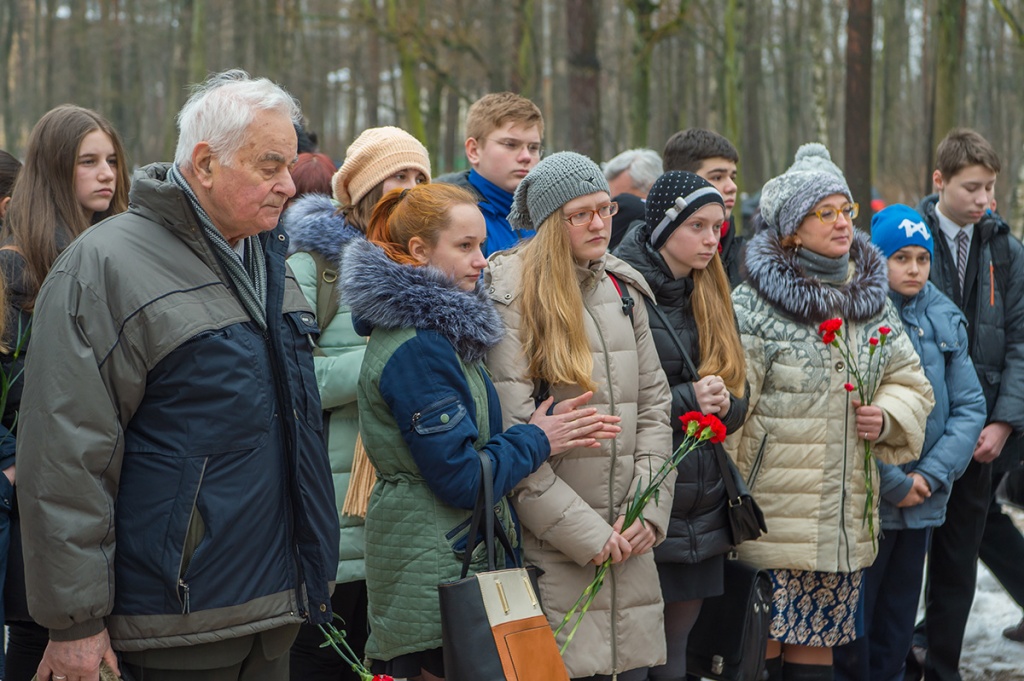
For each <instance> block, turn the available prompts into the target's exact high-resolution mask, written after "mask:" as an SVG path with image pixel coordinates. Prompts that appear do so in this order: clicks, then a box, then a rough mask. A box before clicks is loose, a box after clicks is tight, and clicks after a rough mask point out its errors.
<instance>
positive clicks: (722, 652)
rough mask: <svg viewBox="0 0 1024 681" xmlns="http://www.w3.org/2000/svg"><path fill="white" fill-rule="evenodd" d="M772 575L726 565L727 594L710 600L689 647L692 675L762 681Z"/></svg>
mask: <svg viewBox="0 0 1024 681" xmlns="http://www.w3.org/2000/svg"><path fill="white" fill-rule="evenodd" d="M771 606H772V582H771V579H770V578H769V577H768V573H767V572H765V571H764V570H760V569H758V568H755V567H753V566H751V565H748V564H746V563H743V562H741V561H738V560H731V559H730V560H726V561H725V593H723V594H722V595H721V596H715V597H714V598H705V599H704V604H703V605H702V606H701V609H700V615H699V616H698V617H697V621H696V622H695V623H694V625H693V629H692V630H691V631H690V636H689V638H688V639H687V644H686V671H687V672H688V673H690V674H693V675H695V676H698V677H703V678H705V679H714V680H715V681H760V679H761V675H762V674H763V673H764V664H765V662H764V653H765V646H766V644H767V642H768V629H769V627H770V626H771V610H772V607H771Z"/></svg>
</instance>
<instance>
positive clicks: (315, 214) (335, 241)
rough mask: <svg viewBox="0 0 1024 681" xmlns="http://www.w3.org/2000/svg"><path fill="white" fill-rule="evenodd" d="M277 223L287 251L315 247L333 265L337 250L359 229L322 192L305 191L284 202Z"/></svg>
mask: <svg viewBox="0 0 1024 681" xmlns="http://www.w3.org/2000/svg"><path fill="white" fill-rule="evenodd" d="M281 225H282V226H283V227H284V230H285V232H287V233H288V238H289V239H290V240H291V243H290V244H289V248H288V255H291V254H292V253H297V252H308V251H315V252H317V253H320V254H321V255H323V256H324V257H325V258H327V260H328V261H330V262H331V264H333V265H335V266H336V267H337V266H339V265H340V264H341V251H342V250H343V249H344V248H345V245H346V244H347V243H348V242H349V241H351V240H352V239H354V238H356V237H358V238H360V239H362V238H363V233H362V232H360V231H359V230H358V229H356V228H355V227H353V226H352V225H350V224H348V221H347V220H345V216H344V215H341V214H340V213H338V204H336V203H335V202H334V201H332V200H331V197H329V196H327V195H326V194H306V195H305V196H300V197H299V198H298V199H296V200H295V201H293V202H291V203H290V204H289V205H288V208H287V210H285V212H284V216H282V218H281Z"/></svg>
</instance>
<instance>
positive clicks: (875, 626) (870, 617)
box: [832, 528, 929, 681]
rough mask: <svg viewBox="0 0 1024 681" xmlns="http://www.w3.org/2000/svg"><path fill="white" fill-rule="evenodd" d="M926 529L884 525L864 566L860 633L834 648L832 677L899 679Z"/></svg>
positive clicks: (911, 628)
mask: <svg viewBox="0 0 1024 681" xmlns="http://www.w3.org/2000/svg"><path fill="white" fill-rule="evenodd" d="M928 534H929V530H928V529H927V528H923V529H917V530H886V531H884V532H883V533H882V538H881V539H880V540H879V541H878V557H877V558H875V562H874V564H873V565H872V566H871V567H869V568H868V569H867V570H865V571H864V590H863V591H862V592H861V593H862V594H863V598H864V606H863V612H864V636H862V637H860V638H858V639H857V640H856V641H854V642H853V643H850V644H848V645H845V646H839V647H837V648H833V650H832V658H833V664H834V667H835V678H836V681H901V679H903V672H904V667H905V665H906V659H907V653H909V652H910V646H911V643H912V640H913V637H914V618H915V616H916V614H917V602H918V600H919V599H920V597H921V581H922V580H923V579H924V557H925V554H926V553H927V550H928Z"/></svg>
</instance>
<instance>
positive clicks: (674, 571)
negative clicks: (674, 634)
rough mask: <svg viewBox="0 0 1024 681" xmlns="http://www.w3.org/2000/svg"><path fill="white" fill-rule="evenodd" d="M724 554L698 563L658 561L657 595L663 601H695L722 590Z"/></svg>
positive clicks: (723, 586)
mask: <svg viewBox="0 0 1024 681" xmlns="http://www.w3.org/2000/svg"><path fill="white" fill-rule="evenodd" d="M724 574H725V554H724V553H721V554H719V555H717V556H711V557H710V558H705V559H704V560H702V561H701V562H699V563H658V579H659V580H660V581H661V596H662V598H664V599H665V602H666V603H678V602H680V601H695V600H697V599H698V598H711V597H713V596H721V595H722V594H723V593H724V592H725V581H724V577H723V575H724Z"/></svg>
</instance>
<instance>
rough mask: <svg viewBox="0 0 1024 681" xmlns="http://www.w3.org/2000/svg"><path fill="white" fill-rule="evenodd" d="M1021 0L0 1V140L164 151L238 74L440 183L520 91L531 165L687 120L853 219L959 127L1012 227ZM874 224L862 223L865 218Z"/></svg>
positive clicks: (912, 191)
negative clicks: (529, 126) (812, 187)
mask: <svg viewBox="0 0 1024 681" xmlns="http://www.w3.org/2000/svg"><path fill="white" fill-rule="evenodd" d="M1022 22H1024V0H878V1H877V2H872V0H817V1H815V0H660V1H659V0H561V1H557V0H0V148H4V149H7V150H8V151H11V152H12V153H14V154H15V155H19V156H20V155H22V154H23V152H24V147H25V143H26V140H27V137H28V133H29V131H30V130H31V128H32V126H33V125H34V123H35V121H36V120H37V119H38V118H39V117H40V116H41V115H42V114H43V113H45V112H46V111H47V110H48V109H50V108H51V107H53V106H55V105H57V104H61V103H64V102H73V103H76V104H80V105H82V106H87V107H90V108H93V109H96V110H97V111H100V112H101V113H103V114H104V115H105V116H107V117H108V118H109V119H110V120H111V121H112V122H113V123H114V125H115V127H116V128H117V129H118V131H119V132H120V133H121V135H122V136H123V139H124V142H125V145H126V151H127V154H128V156H129V163H131V164H132V165H133V166H138V165H143V164H146V163H149V162H152V161H157V160H169V159H170V158H171V157H172V155H173V148H174V142H175V137H176V133H175V122H174V115H175V113H176V112H177V111H178V109H179V108H180V107H181V105H182V103H183V102H184V100H185V98H186V97H187V95H188V85H189V84H191V83H195V82H198V81H201V80H203V79H204V78H205V77H206V75H207V74H208V73H210V72H213V71H219V70H223V69H227V68H243V69H245V70H247V71H249V72H250V73H252V74H254V75H260V76H267V77H269V78H271V79H273V80H275V81H277V82H279V83H281V84H282V85H284V86H285V87H287V88H288V89H289V90H290V91H291V92H292V93H293V94H294V95H295V96H296V97H297V98H298V99H299V101H300V102H301V104H302V108H303V112H304V114H305V116H306V118H307V121H308V127H309V129H310V130H313V131H315V132H316V133H317V135H318V137H319V144H320V150H321V151H324V152H325V153H327V154H329V155H330V156H332V157H333V158H335V159H340V158H342V157H343V156H344V152H345V149H346V147H347V146H348V144H349V143H350V142H351V141H352V139H353V138H354V137H355V136H356V135H357V134H358V133H359V132H360V131H362V130H363V129H365V128H367V127H372V126H378V125H398V126H401V127H403V128H405V129H406V130H409V131H410V132H412V133H413V134H414V135H416V136H417V137H419V138H420V139H421V140H423V142H424V143H425V144H426V145H427V148H428V149H429V150H430V154H431V158H432V161H433V164H434V171H435V173H440V172H444V171H447V170H451V169H457V168H463V167H465V158H464V156H463V151H462V145H463V140H464V127H463V123H464V119H465V113H466V109H467V108H468V106H469V105H470V104H471V103H472V102H473V101H474V100H475V99H476V98H477V97H479V96H480V95H482V94H484V93H486V92H492V91H498V90H506V89H508V90H514V91H517V92H520V93H522V94H523V95H525V96H527V97H530V98H531V99H533V100H534V101H535V102H537V104H538V105H539V106H540V108H541V109H542V111H543V112H544V117H545V122H546V130H545V134H544V146H545V149H546V150H547V152H551V151H557V150H562V149H575V150H577V151H580V152H582V153H586V154H588V155H590V156H591V157H592V158H594V159H595V160H599V161H600V160H607V159H608V158H610V157H612V156H614V155H615V154H617V153H619V152H620V151H623V150H625V149H629V148H633V147H641V146H646V147H651V148H653V149H655V150H656V151H658V152H659V153H660V152H661V150H662V148H663V146H664V143H665V140H666V139H667V138H668V137H669V135H671V134H672V133H673V132H675V131H676V130H680V129H683V128H687V127H693V126H700V127H707V128H711V129H713V130H716V131H718V132H720V133H722V134H724V135H726V136H727V137H728V138H730V139H731V140H732V141H733V142H734V143H735V144H736V147H737V148H738V149H739V152H740V166H739V171H740V177H739V182H740V188H741V191H743V192H745V193H756V192H757V191H758V190H759V189H760V187H761V186H762V184H763V183H764V182H765V181H766V180H767V179H769V178H770V177H772V176H773V175H774V174H777V173H778V172H780V171H782V170H783V169H785V168H786V167H787V166H788V165H789V164H790V163H791V162H792V159H793V153H794V152H795V150H796V148H797V147H798V146H799V145H800V144H802V143H804V142H809V141H822V142H824V143H825V144H826V145H827V146H828V147H829V148H830V149H831V151H832V155H833V159H834V160H835V161H836V162H837V163H838V164H839V165H840V166H841V167H843V168H844V169H845V171H846V173H847V177H848V179H849V180H850V184H851V187H852V189H853V192H854V195H855V197H856V198H858V200H859V201H860V203H861V205H862V211H864V212H866V211H865V209H866V208H867V204H868V203H869V202H868V200H867V198H866V197H867V196H868V195H869V192H870V191H871V188H872V187H873V188H874V190H875V191H877V192H878V194H880V196H881V198H883V199H884V200H885V201H887V202H896V201H901V202H909V203H911V204H914V203H916V201H917V200H918V199H919V198H920V197H921V196H922V195H924V194H925V193H928V192H930V191H931V169H932V168H933V167H934V166H933V155H934V149H935V145H936V143H937V141H938V140H939V139H941V138H942V136H943V135H944V134H945V133H946V131H947V130H949V128H951V127H953V126H955V125H967V126H970V127H973V128H975V129H977V130H979V131H980V132H981V133H982V134H984V135H985V136H986V137H988V139H989V140H990V141H991V142H992V143H993V144H994V146H995V147H996V150H997V151H998V152H999V154H1000V156H1001V158H1002V162H1003V168H1002V173H1001V174H1000V178H999V181H998V182H997V185H996V191H997V194H996V195H997V200H998V204H999V211H1000V213H1002V214H1003V215H1004V216H1006V217H1007V218H1008V219H1010V221H1011V223H1012V224H1013V225H1014V228H1015V231H1016V233H1017V234H1018V235H1020V234H1021V233H1022V232H1024V30H1022ZM868 219H869V218H868V216H867V215H865V216H863V217H862V218H860V219H859V220H858V221H857V222H858V224H860V225H861V226H864V227H866V226H867V225H868V224H869V222H868Z"/></svg>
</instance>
